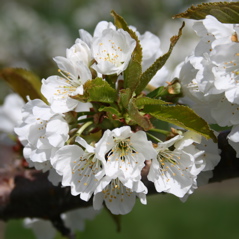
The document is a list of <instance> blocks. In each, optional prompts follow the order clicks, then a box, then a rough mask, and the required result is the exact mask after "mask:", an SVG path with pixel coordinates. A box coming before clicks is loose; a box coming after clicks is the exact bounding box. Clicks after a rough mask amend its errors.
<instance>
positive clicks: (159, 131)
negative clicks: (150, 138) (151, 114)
mask: <svg viewBox="0 0 239 239" xmlns="http://www.w3.org/2000/svg"><path fill="white" fill-rule="evenodd" d="M149 131H153V132H157V133H160V134H164V135H168V134H169V131H167V130H162V129H154V128H153V129H150V130H149Z"/></svg>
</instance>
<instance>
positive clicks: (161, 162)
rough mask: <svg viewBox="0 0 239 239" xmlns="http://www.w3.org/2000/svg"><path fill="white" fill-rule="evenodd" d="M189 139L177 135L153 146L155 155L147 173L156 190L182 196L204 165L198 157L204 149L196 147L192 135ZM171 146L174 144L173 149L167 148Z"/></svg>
mask: <svg viewBox="0 0 239 239" xmlns="http://www.w3.org/2000/svg"><path fill="white" fill-rule="evenodd" d="M190 139H191V140H189V139H188V138H187V137H185V136H180V135H178V136H175V137H174V138H172V139H170V140H167V141H165V142H162V143H158V145H157V147H156V148H155V150H156V151H157V156H156V157H155V158H154V159H153V161H152V165H151V168H150V171H149V175H148V179H149V180H150V181H153V182H154V185H155V187H156V190H157V191H158V192H168V193H172V194H174V195H176V196H178V197H180V198H181V197H183V196H184V195H185V194H186V193H187V191H188V190H189V189H190V188H191V186H192V184H193V182H194V179H195V178H196V177H197V175H198V174H199V173H200V171H202V169H203V168H204V167H205V162H204V161H203V160H202V158H200V157H201V156H202V154H203V153H204V151H199V150H198V149H196V147H195V146H194V145H193V143H194V142H195V141H194V139H193V137H192V136H191V137H190ZM171 146H174V150H170V149H169V148H170V147H171Z"/></svg>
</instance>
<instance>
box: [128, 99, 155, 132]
mask: <svg viewBox="0 0 239 239" xmlns="http://www.w3.org/2000/svg"><path fill="white" fill-rule="evenodd" d="M128 114H129V117H130V118H131V119H132V120H133V121H135V122H136V123H137V124H138V125H139V126H141V127H142V128H143V129H144V130H145V131H148V130H150V129H151V128H153V125H152V124H151V122H150V120H149V118H148V117H147V116H143V115H142V114H140V112H139V110H138V108H137V106H136V104H135V99H131V100H130V102H129V105H128Z"/></svg>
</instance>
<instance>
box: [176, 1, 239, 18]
mask: <svg viewBox="0 0 239 239" xmlns="http://www.w3.org/2000/svg"><path fill="white" fill-rule="evenodd" d="M207 15H212V16H214V17H215V18H217V20H218V21H220V22H222V23H239V2H212V3H202V4H200V5H197V6H192V7H190V8H188V9H187V10H186V11H185V12H183V13H180V14H177V15H175V16H174V17H173V18H188V19H196V20H199V19H204V18H205V17H206V16H207Z"/></svg>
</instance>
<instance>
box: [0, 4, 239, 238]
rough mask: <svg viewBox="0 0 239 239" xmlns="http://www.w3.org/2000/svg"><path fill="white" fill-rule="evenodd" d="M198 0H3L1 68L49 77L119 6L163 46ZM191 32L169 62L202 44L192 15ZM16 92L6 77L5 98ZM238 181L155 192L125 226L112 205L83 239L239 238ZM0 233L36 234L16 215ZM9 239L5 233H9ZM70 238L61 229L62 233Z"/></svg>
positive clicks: (128, 18) (82, 234) (2, 89)
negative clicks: (179, 194) (181, 195)
mask: <svg viewBox="0 0 239 239" xmlns="http://www.w3.org/2000/svg"><path fill="white" fill-rule="evenodd" d="M200 2H201V1H197V0H195V1H194V0H191V1H190V0H176V1H175V0H130V1H127V0H121V1H114V0H101V1H96V0H87V1H83V0H82V1H80V0H63V1H59V0H33V1H32V0H18V1H17V0H15V1H13V0H1V6H0V67H1V68H2V67H22V68H25V69H29V70H31V71H34V72H35V73H37V74H38V75H39V76H40V77H41V78H45V77H48V76H50V75H51V74H56V73H57V67H56V65H55V63H54V62H53V60H52V58H53V57H55V56H65V51H66V48H69V47H71V46H72V45H73V44H74V41H75V39H76V38H77V37H78V36H79V35H78V30H79V29H80V28H82V29H85V30H87V31H89V32H91V33H92V31H93V30H94V27H95V25H96V24H97V23H98V22H99V21H101V20H107V21H113V19H112V17H111V16H110V11H111V10H112V9H114V10H115V11H116V12H117V13H118V14H120V15H122V16H123V17H124V18H125V20H126V21H127V23H128V24H130V25H134V26H135V27H137V29H138V30H139V31H140V33H141V34H143V33H144V32H145V31H151V32H153V33H154V34H156V35H158V36H159V37H160V39H161V43H162V50H163V52H166V51H167V48H168V45H169V38H170V37H171V36H172V35H175V34H176V33H177V31H178V28H179V27H180V26H181V22H182V21H181V20H179V19H176V20H172V19H171V17H172V16H173V15H175V14H177V13H179V12H182V11H184V10H186V9H187V7H189V6H191V5H192V4H197V3H200ZM186 24H187V27H188V28H187V27H186V28H185V29H184V34H183V38H182V39H180V41H179V43H178V46H176V48H175V50H174V52H173V54H172V56H171V59H170V60H169V62H168V63H167V64H168V67H169V69H171V70H173V69H174V67H175V66H176V65H177V64H178V63H179V62H180V61H182V60H183V59H184V57H185V56H186V55H188V54H189V53H190V52H191V51H192V49H193V44H195V39H196V38H195V35H194V33H193V31H192V30H191V22H190V21H186ZM9 92H10V89H8V88H7V87H6V86H5V84H4V83H3V82H1V83H0V96H1V97H0V98H1V100H2V99H3V98H4V96H5V95H7V94H8V93H9ZM238 215H239V189H238V180H228V181H225V182H223V183H216V184H212V185H208V186H204V187H202V188H200V189H198V190H196V192H195V193H194V194H193V195H192V196H191V197H190V198H189V199H188V201H187V202H186V203H182V202H180V200H179V199H177V198H176V197H174V196H172V195H154V196H149V197H148V205H147V206H144V205H141V204H140V203H139V202H137V203H136V206H135V207H134V209H133V211H132V212H131V213H130V214H128V215H126V216H123V217H122V231H121V232H120V233H117V232H116V226H115V224H114V222H113V221H112V219H111V217H110V216H109V214H108V213H107V212H106V211H103V212H102V213H101V214H99V215H98V216H97V217H96V218H95V220H93V221H88V222H87V224H86V228H85V231H84V232H80V233H78V235H77V239H78V238H83V239H91V238H92V239H95V238H98V239H112V238H114V239H117V238H131V239H134V238H135V239H144V238H148V239H154V238H162V239H174V238H184V239H201V238H203V239H211V238H217V239H225V238H226V239H236V238H239V228H238V222H239V220H238ZM0 228H1V229H0V238H1V235H2V238H4V239H34V238H35V237H34V235H33V233H32V232H31V231H30V230H29V229H25V228H23V227H22V221H20V220H12V221H9V222H8V223H7V224H6V225H2V226H0ZM2 238H1V239H2ZM60 238H62V237H61V236H60V235H58V236H57V239H60Z"/></svg>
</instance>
